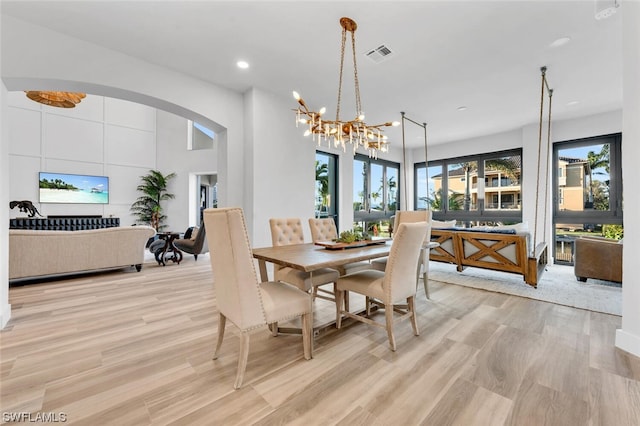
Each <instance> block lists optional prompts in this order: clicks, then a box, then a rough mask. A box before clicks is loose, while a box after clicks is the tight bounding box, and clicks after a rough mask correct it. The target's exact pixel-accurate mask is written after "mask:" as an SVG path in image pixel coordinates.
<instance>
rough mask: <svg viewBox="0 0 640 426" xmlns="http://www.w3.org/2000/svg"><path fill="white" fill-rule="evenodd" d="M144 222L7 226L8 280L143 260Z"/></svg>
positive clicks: (137, 264)
mask: <svg viewBox="0 0 640 426" xmlns="http://www.w3.org/2000/svg"><path fill="white" fill-rule="evenodd" d="M154 235H155V230H154V229H153V228H150V227H148V226H128V227H115V228H104V229H92V230H84V231H38V230H23V229H10V230H9V280H18V279H27V278H38V277H44V276H48V275H60V274H68V273H75V272H88V271H94V270H99V269H107V268H122V267H126V266H135V267H136V269H137V270H138V271H139V270H140V269H141V267H142V263H144V248H145V244H146V243H147V240H148V239H149V238H151V237H152V236H154Z"/></svg>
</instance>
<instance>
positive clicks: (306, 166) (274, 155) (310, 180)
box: [245, 89, 316, 247]
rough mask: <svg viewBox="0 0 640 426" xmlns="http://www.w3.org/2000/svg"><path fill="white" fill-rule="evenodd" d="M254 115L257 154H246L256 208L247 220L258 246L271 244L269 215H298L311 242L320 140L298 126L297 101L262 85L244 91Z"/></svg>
mask: <svg viewBox="0 0 640 426" xmlns="http://www.w3.org/2000/svg"><path fill="white" fill-rule="evenodd" d="M245 101H246V102H247V106H248V108H249V109H250V111H248V112H245V113H246V114H247V116H250V117H251V118H252V121H251V123H252V126H251V129H250V131H247V139H246V143H247V144H248V145H250V147H249V148H250V149H249V150H250V151H251V152H252V154H250V155H248V156H247V157H246V160H247V161H246V162H245V170H246V172H247V178H248V179H250V184H249V187H250V188H251V189H250V191H251V193H252V200H251V202H252V207H251V211H246V212H245V214H246V216H247V222H248V223H250V225H249V226H250V227H252V230H253V233H252V235H253V241H252V243H253V245H255V246H257V247H260V246H270V245H271V233H270V229H269V219H270V218H272V217H299V218H301V219H302V221H303V230H304V233H305V238H306V241H309V242H310V241H311V232H310V231H309V225H308V223H307V220H308V218H310V217H313V215H314V209H315V204H314V188H315V174H314V170H315V168H314V164H315V148H316V146H315V144H313V143H311V142H310V141H309V140H308V139H307V138H304V137H303V136H302V133H301V132H300V129H297V128H296V126H295V125H294V122H295V121H294V114H293V112H292V111H291V108H292V105H291V104H292V102H290V103H287V100H286V99H285V98H281V97H278V96H276V95H273V94H271V93H269V92H266V91H264V90H260V89H252V90H251V91H250V92H249V93H247V94H245Z"/></svg>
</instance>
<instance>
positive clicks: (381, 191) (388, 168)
mask: <svg viewBox="0 0 640 426" xmlns="http://www.w3.org/2000/svg"><path fill="white" fill-rule="evenodd" d="M399 176H400V164H398V163H393V162H391V161H385V160H380V159H374V158H368V157H366V156H364V155H360V154H357V155H356V156H355V158H354V160H353V221H354V229H360V230H362V231H366V232H369V233H373V234H378V235H384V234H386V233H387V232H388V226H389V218H390V217H391V216H393V215H394V214H395V212H396V210H397V208H398V205H399V204H400V199H399V195H400V185H399Z"/></svg>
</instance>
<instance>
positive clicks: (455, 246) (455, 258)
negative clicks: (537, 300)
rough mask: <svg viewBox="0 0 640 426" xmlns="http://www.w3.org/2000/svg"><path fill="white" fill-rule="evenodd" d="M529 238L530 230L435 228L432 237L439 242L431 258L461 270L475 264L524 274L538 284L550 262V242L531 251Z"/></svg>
mask: <svg viewBox="0 0 640 426" xmlns="http://www.w3.org/2000/svg"><path fill="white" fill-rule="evenodd" d="M528 238H530V235H529V233H515V231H512V232H508V231H489V232H487V231H473V230H471V229H465V228H459V229H458V228H456V229H431V241H433V242H437V243H438V244H439V246H438V247H436V248H433V249H431V251H430V253H429V260H433V261H436V262H446V263H453V264H455V265H457V270H458V272H462V271H463V270H464V268H465V267H467V266H473V267H475V268H484V269H492V270H494V271H501V272H510V273H514V274H520V275H522V276H523V278H524V281H525V282H526V283H527V284H529V285H531V286H532V287H537V285H538V280H539V279H540V277H541V275H542V272H543V271H544V269H545V267H546V265H547V245H546V243H539V244H538V245H537V246H536V248H535V251H534V252H533V253H531V252H529V249H528V246H529V244H528V243H527V239H528Z"/></svg>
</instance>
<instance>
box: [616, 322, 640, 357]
mask: <svg viewBox="0 0 640 426" xmlns="http://www.w3.org/2000/svg"><path fill="white" fill-rule="evenodd" d="M616 347H617V348H620V349H622V350H623V351H626V352H629V353H630V354H631V355H635V356H637V357H640V336H636V335H634V334H631V333H629V332H627V331H624V330H623V329H621V328H619V329H617V330H616Z"/></svg>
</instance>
